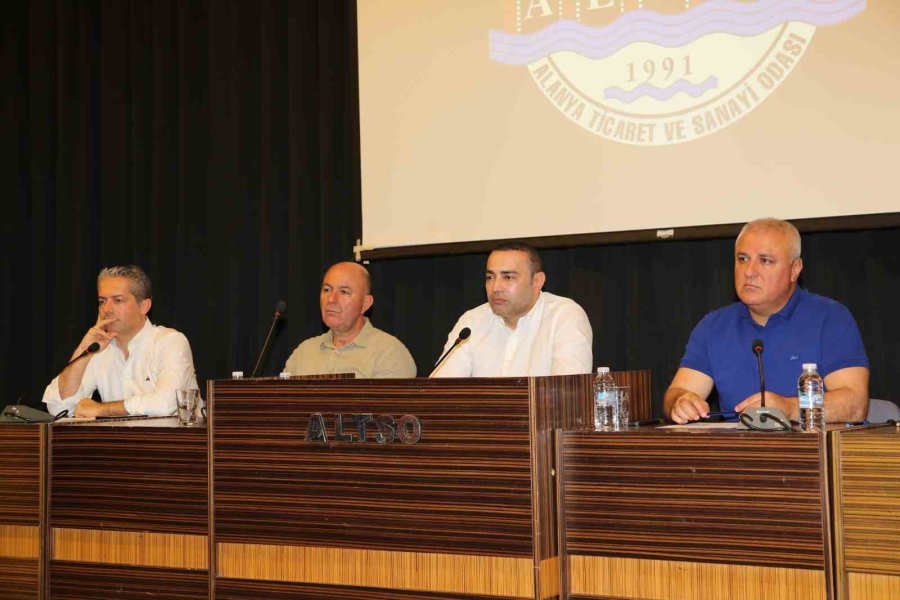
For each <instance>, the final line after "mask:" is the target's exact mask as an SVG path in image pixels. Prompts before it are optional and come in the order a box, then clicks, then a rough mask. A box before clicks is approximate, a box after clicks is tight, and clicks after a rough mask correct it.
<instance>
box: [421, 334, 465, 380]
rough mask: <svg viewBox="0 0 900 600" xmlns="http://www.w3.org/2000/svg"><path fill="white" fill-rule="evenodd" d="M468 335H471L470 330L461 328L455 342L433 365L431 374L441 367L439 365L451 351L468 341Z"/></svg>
mask: <svg viewBox="0 0 900 600" xmlns="http://www.w3.org/2000/svg"><path fill="white" fill-rule="evenodd" d="M470 335H472V330H471V329H469V328H468V327H463V328H462V329H461V330H460V331H459V335H458V336H456V341H455V342H453V345H452V346H450V347H449V348H447V351H446V352H444V355H443V356H441V357H440V358H439V359H438V361H437V362H436V363H434V369H433V370H432V371H431V372H432V373H434V372H435V371H436V370H437V368H438V367H439V366H440V365H441V363H442V362H444V359H445V358H447V357H448V356H450V353H451V352H453V349H454V348H456V347H457V346H459V345H460V344H461V343H463V342H464V341H465V340H467V339H469V336H470Z"/></svg>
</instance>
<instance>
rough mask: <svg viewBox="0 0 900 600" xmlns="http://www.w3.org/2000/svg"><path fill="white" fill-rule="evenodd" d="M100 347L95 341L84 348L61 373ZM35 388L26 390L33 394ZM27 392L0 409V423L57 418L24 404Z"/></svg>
mask: <svg viewBox="0 0 900 600" xmlns="http://www.w3.org/2000/svg"><path fill="white" fill-rule="evenodd" d="M99 349H100V342H93V343H91V345H90V346H88V347H87V348H85V349H84V351H82V353H81V354H79V355H78V356H76V357H75V358H73V359H72V360H70V361H69V362H67V363H66V366H64V367H63V368H62V369H60V370H59V371H57V372H58V373H61V372H62V371H65V370H66V369H68V368H69V366H70V365H72V363H76V362H78V361H79V360H81V359H82V358H84V357H85V356H87V355H88V354H93V353H94V352H96V351H98V350H99ZM32 391H33V390H29V391H28V392H26V394H27V395H29V396H30V395H31V392H32ZM26 394H22V395H21V396H19V399H18V400H17V401H16V403H15V404H10V405H8V406H5V407H3V410H2V411H0V423H52V422H53V421H55V420H56V417H55V416H54V415H51V414H50V413H48V412H44V411H42V410H39V409H37V408H33V407H31V406H27V405H23V404H22V398H24V397H25V395H26ZM65 413H66V411H63V412H62V414H65Z"/></svg>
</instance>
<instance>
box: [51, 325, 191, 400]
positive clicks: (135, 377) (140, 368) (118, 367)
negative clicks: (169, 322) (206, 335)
mask: <svg viewBox="0 0 900 600" xmlns="http://www.w3.org/2000/svg"><path fill="white" fill-rule="evenodd" d="M117 342H118V340H115V339H114V340H112V341H111V342H110V343H109V345H108V346H107V347H106V348H105V349H104V350H102V351H101V352H98V353H97V354H94V355H93V356H92V357H90V361H91V362H90V363H88V366H87V368H86V369H85V371H84V376H83V377H82V378H81V385H80V386H79V388H78V391H76V392H75V394H73V395H72V396H69V397H68V398H60V397H59V376H57V377H56V378H55V379H54V380H53V381H51V382H50V385H48V386H47V389H46V390H45V391H44V403H45V404H46V405H47V410H48V412H50V414H53V415H55V414H58V413H59V412H60V411H62V410H68V411H69V416H71V415H73V414H74V412H75V405H76V404H78V401H79V400H81V399H82V398H90V397H91V395H92V394H93V393H94V390H97V391H99V392H100V397H101V399H102V400H103V401H104V402H113V401H116V400H124V401H125V410H126V411H128V414H130V415H147V416H151V417H158V416H166V415H173V414H175V390H178V389H198V386H197V377H196V375H195V374H194V358H193V356H192V355H191V346H190V344H189V343H188V341H187V338H186V337H184V334H182V333H181V332H180V331H176V330H174V329H170V328H168V327H162V326H159V325H153V324H152V323H151V322H150V319H147V321H146V322H145V323H144V327H143V328H142V329H141V330H140V331H139V332H138V334H137V335H136V336H134V337H133V338H132V339H131V341H129V342H128V360H126V359H125V355H124V354H123V353H122V350H121V348H119V345H118V343H117Z"/></svg>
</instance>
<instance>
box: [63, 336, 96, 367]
mask: <svg viewBox="0 0 900 600" xmlns="http://www.w3.org/2000/svg"><path fill="white" fill-rule="evenodd" d="M99 349H100V342H94V343H92V344H91V345H90V346H88V347H87V348H85V349H84V352H82V353H81V354H79V355H78V356H76V357H75V358H73V359H72V360H70V361H69V362H67V363H66V366H64V367H63V368H62V369H60V371H65V370H66V369H68V368H69V367H70V366H71V365H72V364H73V363H77V362H78V361H79V360H81V359H82V358H84V357H85V356H87V355H88V354H93V353H94V352H96V351H97V350H99Z"/></svg>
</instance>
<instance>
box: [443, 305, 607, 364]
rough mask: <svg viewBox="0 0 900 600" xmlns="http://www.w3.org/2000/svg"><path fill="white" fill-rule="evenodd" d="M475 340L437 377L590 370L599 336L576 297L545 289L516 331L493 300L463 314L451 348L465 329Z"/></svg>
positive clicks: (450, 339)
mask: <svg viewBox="0 0 900 600" xmlns="http://www.w3.org/2000/svg"><path fill="white" fill-rule="evenodd" d="M464 327H468V328H469V329H471V331H472V333H471V334H470V336H469V339H467V340H466V341H464V342H462V343H460V344H459V346H457V348H456V349H455V350H454V351H453V352H452V353H451V354H450V356H448V357H447V359H446V360H445V361H444V362H443V364H441V366H440V367H438V369H437V370H436V371H435V372H434V373H432V375H431V376H432V377H520V376H539V375H571V374H577V373H590V372H591V365H592V363H593V355H592V352H591V345H592V342H593V334H592V332H591V323H590V321H588V317H587V314H585V312H584V309H582V308H581V307H580V306H579V305H578V304H577V303H576V302H575V301H573V300H570V299H569V298H563V297H562V296H555V295H553V294H550V293H547V292H541V295H540V297H539V298H538V300H537V302H535V304H534V306H533V307H531V310H530V311H529V312H528V313H527V314H526V315H524V316H522V317H521V318H519V321H518V323H517V324H516V328H515V329H510V328H509V326H507V325H506V322H505V321H504V320H503V318H502V317H500V316H497V315H495V314H494V312H493V311H492V310H491V305H490V304H489V303H487V302H485V303H484V304H482V305H481V306H479V307H477V308H473V309H472V310H470V311H467V312H466V313H464V314H463V316H462V317H460V318H459V321H457V322H456V325H455V326H454V327H453V329H452V330H451V331H450V335H449V336H448V337H447V344H446V345H445V346H444V352H446V351H447V350H448V349H449V348H450V347H451V346H452V345H453V342H454V341H456V338H457V336H458V335H459V332H460V330H462V329H463V328H464Z"/></svg>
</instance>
